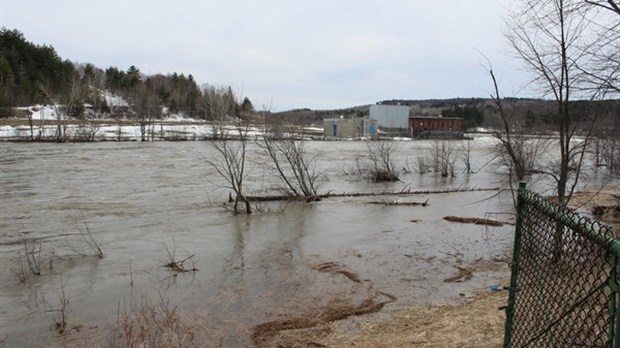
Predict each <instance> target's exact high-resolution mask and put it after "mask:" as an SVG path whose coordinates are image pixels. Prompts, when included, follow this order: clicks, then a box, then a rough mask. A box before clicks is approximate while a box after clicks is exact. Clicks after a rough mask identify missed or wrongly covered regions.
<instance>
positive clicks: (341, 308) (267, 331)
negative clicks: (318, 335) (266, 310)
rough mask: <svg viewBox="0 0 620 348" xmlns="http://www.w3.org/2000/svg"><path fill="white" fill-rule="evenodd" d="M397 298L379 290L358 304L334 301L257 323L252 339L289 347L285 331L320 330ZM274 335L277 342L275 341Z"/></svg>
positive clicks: (262, 343) (258, 345)
mask: <svg viewBox="0 0 620 348" xmlns="http://www.w3.org/2000/svg"><path fill="white" fill-rule="evenodd" d="M379 296H381V297H383V298H384V300H383V301H377V298H378V297H379ZM395 300H396V298H395V297H394V296H392V295H390V294H386V293H383V292H377V295H376V296H374V297H370V298H367V299H366V300H364V301H362V302H361V303H359V304H357V305H353V304H350V303H346V302H345V303H341V304H337V303H336V302H338V301H332V302H333V304H332V305H329V306H327V307H325V308H323V309H321V310H320V311H319V312H318V313H307V314H304V315H300V316H297V317H294V318H290V319H282V320H274V321H269V322H266V323H263V324H260V325H257V326H256V327H255V328H254V333H253V334H252V341H253V342H254V344H255V345H256V346H257V347H272V346H278V347H282V346H284V347H288V346H289V344H286V343H284V344H283V342H281V337H282V336H281V335H280V333H281V332H283V331H287V330H300V329H312V330H315V328H317V327H318V328H319V330H320V328H321V327H322V326H324V325H325V324H326V323H329V322H333V321H338V320H343V319H346V318H349V317H352V316H359V315H364V314H370V313H376V312H378V311H380V310H381V309H382V308H383V306H385V305H386V304H387V303H390V302H393V301H395ZM341 301H342V300H341ZM276 336H278V337H276ZM274 337H275V342H273V341H274V339H273V338H274ZM306 346H307V345H306Z"/></svg>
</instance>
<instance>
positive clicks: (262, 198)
mask: <svg viewBox="0 0 620 348" xmlns="http://www.w3.org/2000/svg"><path fill="white" fill-rule="evenodd" d="M477 191H499V187H491V188H468V187H466V188H456V189H448V190H421V191H411V190H410V189H407V190H402V191H381V192H356V193H331V192H328V193H325V194H322V195H316V196H310V197H304V196H295V195H275V196H245V198H246V199H247V200H248V201H249V202H275V201H299V202H315V201H320V200H322V199H325V198H335V197H373V196H398V195H428V194H437V193H457V192H477ZM371 204H374V203H371ZM377 204H383V203H377ZM412 205H413V204H412Z"/></svg>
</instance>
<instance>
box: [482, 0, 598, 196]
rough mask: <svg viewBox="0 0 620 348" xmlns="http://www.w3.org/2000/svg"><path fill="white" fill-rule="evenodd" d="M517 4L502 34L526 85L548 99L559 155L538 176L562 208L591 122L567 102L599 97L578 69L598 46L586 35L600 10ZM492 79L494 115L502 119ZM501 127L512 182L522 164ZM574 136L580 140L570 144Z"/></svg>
mask: <svg viewBox="0 0 620 348" xmlns="http://www.w3.org/2000/svg"><path fill="white" fill-rule="evenodd" d="M519 4H520V6H519V8H518V9H517V10H516V11H515V12H514V13H512V14H511V15H510V16H509V18H510V19H508V20H507V26H508V30H507V34H506V36H507V38H508V40H509V43H510V45H511V47H512V49H513V51H514V53H515V55H516V58H517V59H518V60H520V61H521V62H522V63H523V65H524V66H525V68H526V69H527V70H528V71H529V72H530V73H531V76H532V82H531V85H530V87H533V88H534V90H535V91H537V92H538V93H540V94H541V96H544V97H551V98H552V99H553V101H554V104H555V106H554V108H553V110H552V111H551V117H552V122H553V124H554V125H555V130H556V131H557V134H558V137H557V143H558V148H559V154H558V156H557V163H554V164H553V165H552V166H550V167H548V168H546V169H542V170H541V172H544V173H545V174H547V175H549V176H550V177H551V178H552V179H553V181H554V182H555V185H554V188H555V191H556V194H557V199H558V203H559V204H560V205H562V206H565V205H567V204H568V202H569V201H570V199H571V197H572V195H573V192H574V191H575V188H576V186H577V183H578V182H579V179H580V176H581V174H582V166H583V163H584V154H585V150H586V146H587V144H588V141H589V139H590V134H591V131H592V129H593V125H594V122H595V121H596V115H594V114H593V113H592V112H591V110H588V108H585V109H581V110H578V109H576V108H574V104H571V102H572V101H573V100H576V99H586V100H593V99H597V98H601V97H604V93H603V92H602V91H603V89H602V88H599V89H591V88H587V87H588V84H589V83H590V79H589V78H588V74H585V73H584V67H586V66H589V64H590V63H591V61H590V60H591V59H592V56H591V55H590V54H589V52H590V50H591V49H592V48H593V47H595V45H596V44H597V43H598V42H600V37H598V36H597V35H594V33H593V31H592V29H593V28H592V23H594V19H595V18H596V16H597V15H598V13H599V12H600V11H594V10H592V9H591V8H587V7H586V6H584V5H585V3H584V2H583V1H581V0H542V1H534V0H523V1H521V2H519ZM492 77H493V80H494V85H495V87H496V97H497V98H496V102H497V104H498V108H499V109H500V114H501V115H505V109H502V105H501V100H500V99H499V92H497V83H496V81H495V78H494V76H493V75H492ZM502 117H503V116H502ZM504 127H505V129H504V131H505V138H504V139H503V141H502V144H503V146H504V149H505V150H506V152H507V154H508V156H509V157H510V159H511V161H512V163H513V164H514V169H515V174H516V176H517V178H518V179H522V178H523V177H524V176H525V175H527V174H528V163H526V162H525V161H524V160H523V159H521V158H519V149H518V148H515V146H514V145H515V144H518V142H515V141H514V140H512V139H510V134H511V129H510V128H509V125H508V124H507V123H506V122H504ZM578 134H580V135H584V136H585V137H583V138H582V139H580V140H579V141H576V135H578Z"/></svg>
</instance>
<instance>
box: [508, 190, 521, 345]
mask: <svg viewBox="0 0 620 348" xmlns="http://www.w3.org/2000/svg"><path fill="white" fill-rule="evenodd" d="M525 194H526V184H525V182H520V183H519V191H518V194H517V223H516V226H515V239H514V246H513V248H512V250H513V251H512V262H511V265H510V268H511V270H510V295H509V297H508V307H506V326H505V328H504V348H509V347H510V339H511V336H512V326H513V318H514V309H515V301H516V298H517V291H518V289H517V277H518V274H519V268H520V266H519V258H520V253H521V235H522V229H523V215H524V214H525V205H524V202H523V197H524V195H525Z"/></svg>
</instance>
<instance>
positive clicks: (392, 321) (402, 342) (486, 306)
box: [275, 292, 508, 348]
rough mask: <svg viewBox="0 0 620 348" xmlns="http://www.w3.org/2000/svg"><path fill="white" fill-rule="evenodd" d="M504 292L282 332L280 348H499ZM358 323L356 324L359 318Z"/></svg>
mask: <svg viewBox="0 0 620 348" xmlns="http://www.w3.org/2000/svg"><path fill="white" fill-rule="evenodd" d="M507 296H508V294H507V292H485V293H482V294H479V295H478V296H477V297H475V298H474V299H472V300H471V301H470V302H467V303H464V304H458V305H450V306H441V307H431V306H413V307H410V308H406V309H403V310H399V311H397V312H396V313H392V315H390V316H389V317H388V318H387V319H384V320H374V321H373V320H358V321H359V322H358V323H350V322H348V323H344V322H329V323H322V324H321V325H319V326H316V327H313V328H310V329H298V330H287V331H282V332H280V334H279V335H278V336H277V342H278V344H279V345H275V346H282V347H358V348H371V347H372V348H375V347H386V348H387V347H390V348H392V347H421V348H426V347H475V348H491V347H501V345H502V342H503V334H504V320H505V314H504V311H502V310H499V309H498V308H499V307H501V306H503V305H505V304H506V302H507ZM360 319H361V318H360Z"/></svg>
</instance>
